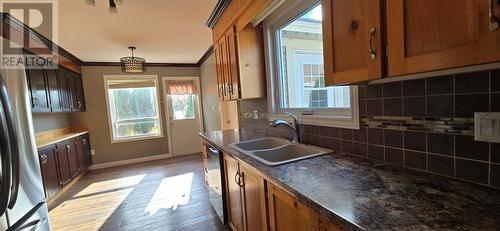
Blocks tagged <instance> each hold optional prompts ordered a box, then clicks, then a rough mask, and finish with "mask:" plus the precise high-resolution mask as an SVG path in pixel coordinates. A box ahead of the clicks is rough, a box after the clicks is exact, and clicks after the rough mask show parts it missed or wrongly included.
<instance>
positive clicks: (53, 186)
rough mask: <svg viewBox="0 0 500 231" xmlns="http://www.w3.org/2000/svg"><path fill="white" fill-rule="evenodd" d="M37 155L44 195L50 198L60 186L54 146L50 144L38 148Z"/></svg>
mask: <svg viewBox="0 0 500 231" xmlns="http://www.w3.org/2000/svg"><path fill="white" fill-rule="evenodd" d="M38 156H39V158H40V169H41V170H42V177H43V185H44V189H45V195H46V196H47V197H48V198H52V197H53V196H54V195H55V194H56V193H57V192H58V191H59V189H60V187H61V184H60V182H61V181H60V178H59V171H58V167H57V166H58V163H57V158H56V148H55V146H54V145H50V146H48V147H45V148H43V149H40V150H39V151H38Z"/></svg>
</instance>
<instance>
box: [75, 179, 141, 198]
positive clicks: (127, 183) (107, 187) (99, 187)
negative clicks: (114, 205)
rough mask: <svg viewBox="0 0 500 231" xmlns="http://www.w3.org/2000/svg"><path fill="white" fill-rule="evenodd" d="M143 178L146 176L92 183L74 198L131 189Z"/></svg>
mask: <svg viewBox="0 0 500 231" xmlns="http://www.w3.org/2000/svg"><path fill="white" fill-rule="evenodd" d="M145 176H146V174H140V175H135V176H128V177H121V178H117V179H113V180H106V181H100V182H96V183H92V184H91V185H89V186H88V187H86V188H85V189H84V190H82V191H80V192H78V193H77V194H76V195H75V196H74V197H81V196H85V195H89V194H94V193H99V192H107V191H111V190H115V189H119V188H127V187H132V186H135V185H137V184H139V183H140V182H141V181H142V179H143V178H144V177H145Z"/></svg>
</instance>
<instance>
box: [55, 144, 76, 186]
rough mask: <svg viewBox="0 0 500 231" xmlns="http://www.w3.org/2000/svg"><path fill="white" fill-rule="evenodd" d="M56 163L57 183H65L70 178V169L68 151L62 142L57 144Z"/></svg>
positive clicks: (62, 184)
mask: <svg viewBox="0 0 500 231" xmlns="http://www.w3.org/2000/svg"><path fill="white" fill-rule="evenodd" d="M56 154H57V165H58V168H59V176H60V178H59V180H60V182H59V184H60V185H61V186H64V185H66V184H67V183H68V182H69V181H70V180H71V177H72V176H71V170H70V167H69V160H68V152H67V151H66V144H65V143H64V142H62V143H58V144H57V152H56Z"/></svg>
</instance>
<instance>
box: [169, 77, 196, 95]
mask: <svg viewBox="0 0 500 231" xmlns="http://www.w3.org/2000/svg"><path fill="white" fill-rule="evenodd" d="M167 84H168V88H167V94H169V95H186V94H196V93H197V91H196V86H195V84H194V81H193V80H186V81H184V80H169V81H167Z"/></svg>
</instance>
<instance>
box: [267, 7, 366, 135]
mask: <svg viewBox="0 0 500 231" xmlns="http://www.w3.org/2000/svg"><path fill="white" fill-rule="evenodd" d="M322 30H323V25H322V8H321V3H320V2H319V1H317V0H305V1H288V2H286V3H284V4H283V5H282V6H280V8H279V9H278V10H277V11H276V12H274V13H273V14H272V15H270V16H269V17H268V18H267V19H266V20H265V21H264V33H265V35H264V39H265V44H266V46H265V48H266V57H271V58H270V59H268V60H266V62H267V65H266V71H267V76H268V105H269V112H270V120H274V119H284V120H286V119H288V117H287V116H285V115H284V112H291V113H293V114H295V115H298V117H299V119H300V122H301V123H303V124H311V125H321V126H332V127H343V128H351V129H358V128H359V111H358V110H359V109H358V89H357V87H356V86H326V85H325V74H324V61H323V34H322Z"/></svg>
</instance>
